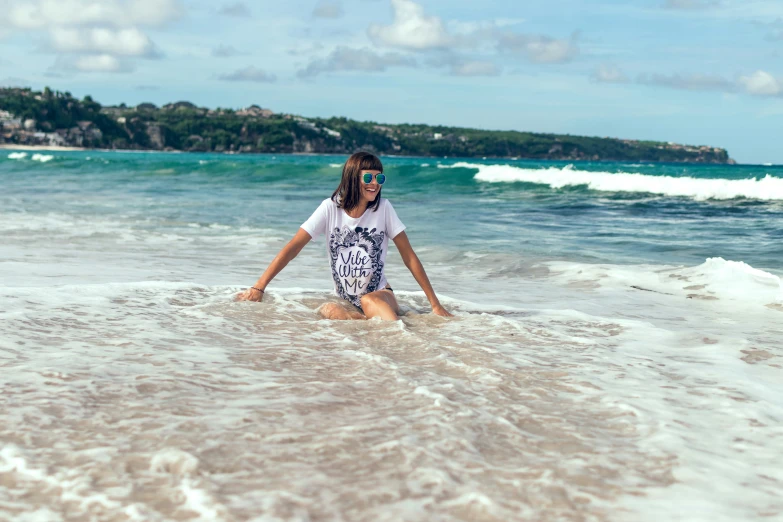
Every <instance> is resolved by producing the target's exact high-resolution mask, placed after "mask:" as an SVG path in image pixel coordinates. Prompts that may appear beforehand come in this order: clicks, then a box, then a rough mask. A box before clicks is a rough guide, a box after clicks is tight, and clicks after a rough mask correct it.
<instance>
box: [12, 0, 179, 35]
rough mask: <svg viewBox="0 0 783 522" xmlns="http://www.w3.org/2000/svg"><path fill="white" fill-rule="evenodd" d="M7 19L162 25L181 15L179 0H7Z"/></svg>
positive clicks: (39, 25)
mask: <svg viewBox="0 0 783 522" xmlns="http://www.w3.org/2000/svg"><path fill="white" fill-rule="evenodd" d="M6 5H7V7H6V10H7V23H8V24H9V25H10V26H12V27H15V28H18V29H45V28H50V27H57V26H81V25H107V26H115V27H130V26H136V25H146V26H159V25H163V24H165V23H168V22H170V21H172V20H175V19H177V18H179V17H180V16H182V14H183V13H184V9H183V8H182V5H181V3H180V1H179V0H127V1H120V0H101V1H97V0H8V1H7V2H6Z"/></svg>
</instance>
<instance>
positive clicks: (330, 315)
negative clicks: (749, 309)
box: [318, 303, 367, 321]
mask: <svg viewBox="0 0 783 522" xmlns="http://www.w3.org/2000/svg"><path fill="white" fill-rule="evenodd" d="M318 312H319V313H320V314H321V316H322V317H323V318H324V319H334V320H338V321H345V320H348V319H367V318H366V317H365V316H364V315H363V314H362V313H361V312H359V311H358V310H356V309H353V310H349V309H348V308H347V307H345V306H342V305H339V304H337V303H326V304H325V305H323V306H322V307H321V308H319V309H318Z"/></svg>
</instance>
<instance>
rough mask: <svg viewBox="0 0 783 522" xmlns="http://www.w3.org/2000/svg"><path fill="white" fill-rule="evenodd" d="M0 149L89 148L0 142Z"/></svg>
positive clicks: (72, 149)
mask: <svg viewBox="0 0 783 522" xmlns="http://www.w3.org/2000/svg"><path fill="white" fill-rule="evenodd" d="M0 149H3V150H30V151H33V150H50V151H58V150H59V151H74V150H90V149H85V148H83V147H63V146H60V145H14V144H13V143H0Z"/></svg>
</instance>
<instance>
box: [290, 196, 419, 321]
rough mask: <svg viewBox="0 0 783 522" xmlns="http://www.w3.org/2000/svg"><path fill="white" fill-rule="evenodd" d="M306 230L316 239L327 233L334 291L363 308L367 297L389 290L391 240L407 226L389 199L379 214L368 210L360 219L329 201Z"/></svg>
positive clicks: (327, 248) (378, 211)
mask: <svg viewBox="0 0 783 522" xmlns="http://www.w3.org/2000/svg"><path fill="white" fill-rule="evenodd" d="M302 228H303V229H304V231H305V232H307V233H308V234H310V237H312V238H313V239H315V238H316V237H318V236H319V235H321V234H326V251H327V253H328V255H329V262H330V264H331V267H332V279H334V291H335V293H336V294H337V295H338V296H340V297H342V298H343V299H346V300H348V301H350V302H351V303H353V304H354V305H356V306H358V307H360V308H361V301H360V299H361V297H362V296H363V295H364V294H369V293H370V292H374V291H376V290H381V289H382V288H385V287H386V275H385V274H384V271H383V265H384V262H385V261H386V251H387V250H388V246H389V239H390V238H391V239H394V238H395V237H396V236H397V234H399V233H400V232H402V231H403V230H405V225H403V224H402V222H401V221H400V218H398V217H397V213H396V212H395V211H394V208H393V207H392V205H391V203H389V200H388V199H386V198H381V203H380V204H379V205H378V210H377V211H375V212H373V211H372V209H367V211H365V213H364V214H362V216H361V217H358V218H352V217H351V216H349V215H348V214H346V213H345V211H344V210H343V209H341V208H338V207H337V203H335V202H334V201H332V200H331V199H325V200H324V201H323V202H322V203H321V205H320V206H319V207H318V208H317V209H316V210H315V212H313V215H312V216H310V219H308V220H307V221H305V222H304V223H303V224H302Z"/></svg>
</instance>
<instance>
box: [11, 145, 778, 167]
mask: <svg viewBox="0 0 783 522" xmlns="http://www.w3.org/2000/svg"><path fill="white" fill-rule="evenodd" d="M0 150H20V151H51V152H57V151H60V152H79V151H81V152H85V151H90V150H94V151H99V152H125V153H127V152H136V153H158V152H160V153H171V154H186V153H191V152H192V153H194V154H225V155H228V156H234V155H236V156H251V155H265V156H336V157H337V156H346V157H347V156H348V154H347V153H346V154H343V153H337V152H229V151H223V152H215V151H210V152H201V151H187V150H158V149H101V148H95V147H66V146H62V145H16V144H13V143H0ZM381 157H388V158H422V159H432V158H444V159H454V160H498V161H508V160H512V161H515V160H541V161H565V162H569V163H601V162H612V163H615V162H617V163H625V161H622V160H615V159H601V160H590V159H584V158H579V159H576V158H550V159H545V160H542V159H541V158H525V157H517V156H515V157H504V156H501V157H495V156H482V157H478V156H476V157H473V156H411V155H407V154H381ZM629 161H630V160H629ZM647 162H648V163H653V164H664V163H671V164H673V165H674V164H684V165H685V164H692V165H707V164H708V163H700V162H691V161H682V162H665V161H649V160H648V161H647ZM714 165H724V166H735V165H737V166H753V165H754V164H744V163H736V162H733V161H729V162H727V163H714ZM765 166H767V165H765Z"/></svg>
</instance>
